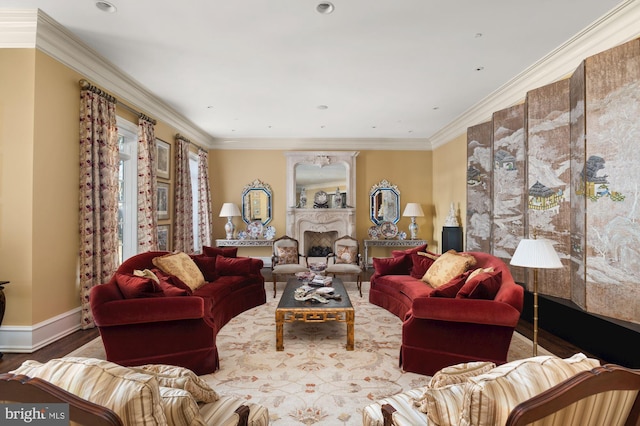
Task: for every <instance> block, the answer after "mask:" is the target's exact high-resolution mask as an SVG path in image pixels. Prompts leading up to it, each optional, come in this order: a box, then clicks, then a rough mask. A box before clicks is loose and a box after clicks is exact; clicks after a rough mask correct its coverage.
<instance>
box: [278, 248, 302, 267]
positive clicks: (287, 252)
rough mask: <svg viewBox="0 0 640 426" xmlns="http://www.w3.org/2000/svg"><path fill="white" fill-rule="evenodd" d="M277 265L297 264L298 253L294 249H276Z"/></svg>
mask: <svg viewBox="0 0 640 426" xmlns="http://www.w3.org/2000/svg"><path fill="white" fill-rule="evenodd" d="M277 252H278V265H288V264H292V263H298V251H297V250H296V247H277Z"/></svg>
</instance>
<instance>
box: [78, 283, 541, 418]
mask: <svg viewBox="0 0 640 426" xmlns="http://www.w3.org/2000/svg"><path fill="white" fill-rule="evenodd" d="M346 287H347V290H348V292H349V297H350V299H351V302H352V304H353V306H354V308H355V312H356V323H355V350H354V351H347V350H345V345H346V325H345V324H344V323H335V322H331V323H321V324H312V323H289V324H285V326H284V351H282V352H277V351H276V350H275V308H276V306H277V304H278V300H279V299H278V298H275V299H274V298H272V297H267V303H266V304H265V305H262V306H259V307H256V308H253V309H250V310H249V311H246V312H244V313H242V314H240V315H238V316H237V317H235V318H234V319H232V320H231V321H230V322H229V323H228V324H226V325H225V326H224V327H223V328H222V330H221V331H220V333H219V334H218V336H217V340H216V342H217V346H218V351H219V354H220V370H218V371H216V372H215V373H213V374H208V375H205V376H202V377H203V378H204V379H205V380H206V381H207V382H208V383H209V384H210V385H211V386H212V387H213V388H214V389H216V390H217V391H218V392H220V393H222V394H225V395H234V396H237V397H240V398H244V399H247V400H250V401H252V402H256V403H259V404H262V405H264V406H266V407H267V408H268V409H269V414H270V418H271V423H272V424H275V425H341V424H343V425H359V424H361V423H362V420H361V419H362V408H363V407H365V406H367V405H369V404H370V403H371V402H373V401H375V400H377V399H380V398H383V397H385V396H389V395H392V394H395V393H398V392H401V391H402V390H406V389H410V388H415V387H418V386H424V385H426V384H427V383H428V381H429V379H430V378H429V377H427V376H422V375H419V374H414V373H408V372H404V371H402V370H401V369H400V368H398V354H399V350H400V342H401V322H400V320H399V319H398V318H397V317H396V316H394V315H393V314H391V313H389V312H388V311H386V310H385V309H382V308H380V307H378V306H375V305H372V304H370V303H369V302H368V300H369V298H368V293H367V290H368V283H363V297H360V296H359V295H358V292H357V288H356V285H355V283H346ZM279 288H283V285H281V286H279ZM267 294H269V293H268V292H267ZM531 353H532V346H531V341H530V340H528V339H526V338H525V337H523V336H522V335H520V334H518V333H514V337H513V339H512V343H511V348H510V350H509V360H514V359H521V358H526V357H529V356H531ZM538 353H539V354H540V355H544V354H548V353H549V352H548V351H546V350H544V349H543V348H540V347H539V348H538ZM69 356H86V357H93V358H102V359H104V357H105V355H104V349H103V347H102V342H101V340H100V338H97V339H95V340H94V341H92V342H90V343H88V344H86V345H85V346H83V347H81V348H79V349H77V350H75V351H73V352H72V353H70V354H69Z"/></svg>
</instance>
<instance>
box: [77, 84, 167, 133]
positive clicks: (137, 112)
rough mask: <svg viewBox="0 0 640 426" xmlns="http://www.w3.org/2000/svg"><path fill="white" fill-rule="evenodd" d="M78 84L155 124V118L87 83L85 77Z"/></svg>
mask: <svg viewBox="0 0 640 426" xmlns="http://www.w3.org/2000/svg"><path fill="white" fill-rule="evenodd" d="M78 83H79V84H80V88H81V89H83V90H90V91H92V92H94V93H97V94H98V95H100V96H104V97H105V98H107V99H109V100H111V101H112V102H115V103H117V104H118V105H119V106H121V107H122V108H124V109H126V110H127V111H129V112H131V113H133V114H135V115H137V116H138V118H141V119H143V120H146V121H149V122H151V123H152V124H153V125H154V126H155V125H156V124H157V122H156V120H155V119H153V118H151V117H149V116H148V115H146V114H143V113H141V112H140V111H136V110H135V109H133V108H131V107H130V106H129V105H127V104H124V103H122V102H120V101H119V100H118V99H117V98H116V97H115V96H113V95H111V94H109V93H107V92H105V91H104V90H102V89H99V88H98V87H96V86H94V85H93V84H91V83H89V82H88V81H87V80H85V79H81V80H80V81H79V82H78Z"/></svg>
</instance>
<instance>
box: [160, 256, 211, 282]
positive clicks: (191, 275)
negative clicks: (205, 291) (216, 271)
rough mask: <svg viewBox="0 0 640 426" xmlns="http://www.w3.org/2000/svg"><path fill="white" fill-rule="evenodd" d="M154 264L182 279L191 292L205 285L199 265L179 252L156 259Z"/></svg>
mask: <svg viewBox="0 0 640 426" xmlns="http://www.w3.org/2000/svg"><path fill="white" fill-rule="evenodd" d="M152 262H153V264H154V265H155V266H157V267H158V268H160V269H162V271H164V272H166V273H167V274H170V275H175V276H176V277H178V278H180V280H181V281H182V282H183V283H185V284H186V285H188V286H189V288H190V289H191V290H195V289H197V288H198V287H200V286H201V285H202V284H204V283H205V281H204V276H203V275H202V272H200V269H198V265H196V263H195V262H194V261H193V259H191V257H189V255H188V254H186V253H183V252H178V253H170V254H166V255H164V256H159V257H154V258H153V260H152Z"/></svg>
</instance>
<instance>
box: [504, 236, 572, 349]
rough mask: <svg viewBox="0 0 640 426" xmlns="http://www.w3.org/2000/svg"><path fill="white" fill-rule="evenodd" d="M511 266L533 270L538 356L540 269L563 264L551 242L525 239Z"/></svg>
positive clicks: (534, 318)
mask: <svg viewBox="0 0 640 426" xmlns="http://www.w3.org/2000/svg"><path fill="white" fill-rule="evenodd" d="M510 264H511V265H513V266H523V267H525V268H533V356H536V355H538V269H559V268H562V262H561V261H560V258H559V257H558V253H556V250H555V249H554V248H553V245H552V244H551V241H549V240H545V239H539V240H538V239H536V238H535V235H534V238H533V239H527V238H525V239H523V240H521V241H520V243H519V244H518V247H517V248H516V251H515V253H513V257H512V258H511V262H510Z"/></svg>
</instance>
